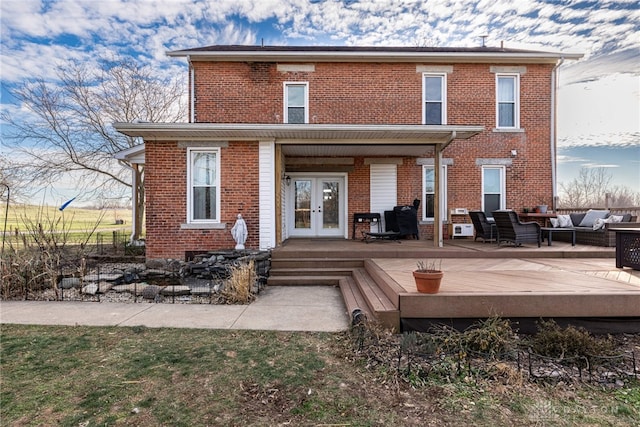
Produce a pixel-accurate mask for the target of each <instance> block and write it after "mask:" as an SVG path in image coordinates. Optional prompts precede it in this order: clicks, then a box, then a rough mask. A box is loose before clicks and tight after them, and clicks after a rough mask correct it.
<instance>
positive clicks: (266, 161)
mask: <svg viewBox="0 0 640 427" xmlns="http://www.w3.org/2000/svg"><path fill="white" fill-rule="evenodd" d="M169 56H172V57H184V58H186V59H187V61H188V62H189V97H190V117H189V122H188V123H116V124H114V126H115V128H116V129H117V130H118V131H119V132H122V133H124V134H126V135H130V136H138V137H142V138H143V140H144V146H143V151H142V154H141V149H139V148H138V149H133V150H128V151H127V152H123V153H121V154H120V155H119V158H121V159H123V160H129V161H131V159H129V158H128V156H129V155H131V156H135V157H136V158H137V159H138V160H136V161H137V162H144V164H145V169H144V173H145V187H146V189H145V192H146V212H147V213H146V245H147V258H149V259H156V258H184V257H185V256H186V254H187V253H189V252H195V251H206V250H212V249H220V248H232V247H233V246H234V244H235V242H234V241H233V239H232V237H231V233H230V229H231V227H232V226H233V224H234V222H235V220H236V216H237V214H238V213H241V214H242V215H243V217H244V219H245V221H246V223H247V227H248V232H249V234H248V238H247V241H246V246H247V248H252V249H258V248H259V249H268V248H272V247H275V246H277V245H279V244H281V243H282V242H283V241H284V240H286V239H291V238H296V237H318V238H320V237H332V238H344V239H350V238H352V226H353V215H354V213H361V212H379V213H382V212H383V211H385V210H389V209H392V208H393V207H394V206H396V205H408V204H411V203H412V202H413V200H414V199H418V200H420V201H421V203H420V207H419V209H418V220H419V229H420V238H421V239H432V240H433V243H434V244H435V245H436V246H438V245H442V240H443V239H445V238H448V237H449V236H448V231H449V230H448V227H447V225H446V224H447V222H451V221H460V220H461V219H460V218H457V217H453V216H451V210H452V209H455V208H464V209H469V210H471V209H481V210H484V211H485V212H491V211H492V210H495V209H504V208H512V209H516V210H521V209H522V208H523V207H528V206H533V205H537V204H547V205H551V206H552V205H553V200H554V195H555V167H556V165H555V151H556V146H555V140H556V135H555V127H556V107H555V105H556V91H555V87H556V79H557V68H558V66H559V64H561V63H562V61H563V60H564V59H578V58H580V57H581V55H577V54H562V53H549V52H538V51H524V50H514V49H503V48H490V47H479V48H416V47H401V48H391V47H271V46H210V47H203V48H196V49H188V50H181V51H173V52H169ZM141 156H142V158H143V160H139V159H140V158H141ZM358 237H359V236H356V238H358ZM425 244H426V243H425Z"/></svg>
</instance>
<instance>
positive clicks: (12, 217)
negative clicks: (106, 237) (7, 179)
mask: <svg viewBox="0 0 640 427" xmlns="http://www.w3.org/2000/svg"><path fill="white" fill-rule="evenodd" d="M58 208H59V207H58V206H36V205H22V204H10V205H9V213H8V215H7V230H8V231H9V230H10V231H13V230H15V229H16V228H17V229H18V230H21V231H25V229H26V228H27V227H26V225H27V224H29V223H38V222H41V223H43V225H44V224H49V223H57V224H59V225H60V226H61V225H62V224H65V225H66V227H65V228H68V229H70V230H71V231H75V232H84V231H88V230H92V229H93V228H94V227H95V226H96V224H97V225H98V226H97V228H98V230H114V229H121V228H122V229H130V228H131V226H130V223H131V209H121V208H113V209H86V208H75V207H72V206H69V207H67V208H65V209H64V210H63V211H60V210H59V209H58ZM4 217H5V206H3V207H2V213H0V218H2V221H1V222H2V224H0V225H1V226H2V227H3V229H4ZM118 220H122V221H124V222H125V224H116V222H118ZM25 223H27V224H25Z"/></svg>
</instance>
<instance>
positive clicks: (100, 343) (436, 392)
mask: <svg viewBox="0 0 640 427" xmlns="http://www.w3.org/2000/svg"><path fill="white" fill-rule="evenodd" d="M355 342H356V340H354V337H353V336H352V335H351V334H350V333H348V332H344V333H337V334H329V333H297V332H261V331H216V330H196V329H187V330H183V329H181V330H176V329H155V328H154V329H151V328H144V327H134V328H123V327H113V328H93V327H81V326H78V327H44V326H19V325H2V330H1V344H2V347H1V354H0V356H1V358H0V360H1V364H2V365H1V367H2V371H1V373H2V374H1V375H2V376H1V388H0V389H1V401H0V404H1V405H0V407H1V411H2V412H1V414H0V415H1V420H2V425H12V426H35V425H65V426H79V425H82V426H97V425H137V426H157V425H171V426H206V425H216V426H218V425H220V426H245V425H258V426H276V425H295V426H300V425H303V426H322V425H325V426H327V425H334V426H390V425H394V426H401V425H403V426H404V425H406V426H414V425H415V426H418V425H420V426H428V425H432V426H462V425H474V426H530V425H545V426H578V425H579V426H583V425H590V426H637V425H638V424H639V422H640V385H639V384H637V382H632V383H630V384H626V385H625V386H624V387H618V388H603V387H597V386H593V385H589V384H582V383H581V384H565V383H555V384H543V383H534V382H530V381H526V380H524V381H523V380H517V378H518V377H517V376H514V375H510V376H505V377H502V378H501V379H499V380H497V379H495V378H494V379H492V380H487V379H482V378H479V377H478V378H469V377H466V376H463V377H459V378H453V379H449V380H444V379H442V378H439V377H433V378H427V379H426V380H424V378H423V379H422V381H421V382H420V383H419V384H418V383H415V382H411V381H407V380H406V378H403V377H401V376H398V375H395V374H394V371H393V369H390V368H389V366H387V367H386V368H385V367H383V365H376V364H375V363H374V364H372V363H371V359H369V358H366V357H363V356H362V354H360V352H359V351H358V349H357V345H355ZM393 357H395V356H394V355H391V358H393Z"/></svg>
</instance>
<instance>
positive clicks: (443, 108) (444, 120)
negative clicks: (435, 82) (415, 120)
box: [422, 73, 447, 125]
mask: <svg viewBox="0 0 640 427" xmlns="http://www.w3.org/2000/svg"><path fill="white" fill-rule="evenodd" d="M427 77H440V79H442V84H441V86H440V90H441V93H440V98H441V99H440V104H441V113H440V124H441V125H446V124H447V73H422V124H423V125H426V124H427V102H434V101H431V100H428V99H427Z"/></svg>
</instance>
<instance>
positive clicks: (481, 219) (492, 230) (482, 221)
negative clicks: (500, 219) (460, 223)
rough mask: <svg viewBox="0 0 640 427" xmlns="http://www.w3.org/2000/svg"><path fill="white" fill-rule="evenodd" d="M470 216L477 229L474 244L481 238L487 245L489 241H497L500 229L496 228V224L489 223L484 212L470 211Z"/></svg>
mask: <svg viewBox="0 0 640 427" xmlns="http://www.w3.org/2000/svg"><path fill="white" fill-rule="evenodd" d="M469 216H470V217H471V222H472V223H473V228H475V229H476V237H475V238H474V239H473V241H474V242H475V241H476V240H478V239H479V238H480V239H482V241H483V242H485V243H486V242H487V241H492V240H497V238H498V229H497V228H496V224H495V223H493V222H489V221H488V220H487V216H486V215H485V214H484V212H482V211H470V212H469Z"/></svg>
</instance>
